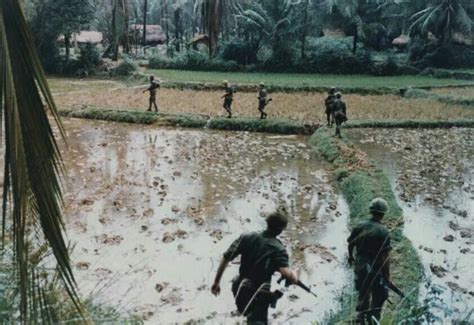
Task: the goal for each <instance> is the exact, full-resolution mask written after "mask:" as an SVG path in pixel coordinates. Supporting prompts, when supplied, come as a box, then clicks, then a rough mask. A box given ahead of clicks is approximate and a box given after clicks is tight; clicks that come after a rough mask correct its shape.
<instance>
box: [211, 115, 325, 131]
mask: <svg viewBox="0 0 474 325" xmlns="http://www.w3.org/2000/svg"><path fill="white" fill-rule="evenodd" d="M208 127H209V128H210V129H219V130H231V131H250V132H266V133H279V134H312V133H313V132H314V131H315V130H316V128H317V126H316V125H310V124H303V123H299V122H295V121H290V120H282V119H266V120H261V119H256V118H234V119H228V118H215V119H212V120H210V121H209V124H208Z"/></svg>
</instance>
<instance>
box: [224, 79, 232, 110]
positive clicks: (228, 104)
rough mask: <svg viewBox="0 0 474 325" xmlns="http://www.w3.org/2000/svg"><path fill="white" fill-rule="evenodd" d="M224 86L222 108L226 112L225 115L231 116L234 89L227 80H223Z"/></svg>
mask: <svg viewBox="0 0 474 325" xmlns="http://www.w3.org/2000/svg"><path fill="white" fill-rule="evenodd" d="M223 84H224V87H225V94H224V96H222V98H224V105H223V107H224V109H225V110H226V112H227V114H228V115H227V117H228V118H232V102H233V101H234V89H233V88H232V87H230V85H229V82H228V81H227V80H224V82H223Z"/></svg>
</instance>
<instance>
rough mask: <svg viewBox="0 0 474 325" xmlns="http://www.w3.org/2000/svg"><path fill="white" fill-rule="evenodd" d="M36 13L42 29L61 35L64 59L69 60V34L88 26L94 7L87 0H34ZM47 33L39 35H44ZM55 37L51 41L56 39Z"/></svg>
mask: <svg viewBox="0 0 474 325" xmlns="http://www.w3.org/2000/svg"><path fill="white" fill-rule="evenodd" d="M36 13H37V15H42V16H43V17H36V19H37V20H38V19H40V20H41V22H42V24H43V25H44V26H42V29H43V30H48V31H50V32H52V34H56V35H57V36H58V35H61V34H62V35H63V36H64V45H65V48H66V61H67V60H69V56H70V47H71V35H72V34H73V33H77V32H79V31H80V30H81V29H83V28H85V27H87V26H88V24H89V23H90V22H91V20H92V18H93V13H94V8H93V6H92V5H91V4H90V2H89V0H44V1H37V2H36ZM44 36H48V37H49V35H41V36H39V37H44ZM56 39H57V37H56V38H54V39H53V40H51V41H56Z"/></svg>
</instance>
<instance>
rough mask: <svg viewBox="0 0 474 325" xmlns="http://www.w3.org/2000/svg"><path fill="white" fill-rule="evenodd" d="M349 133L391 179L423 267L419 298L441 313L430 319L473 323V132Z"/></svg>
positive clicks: (455, 130)
mask: <svg viewBox="0 0 474 325" xmlns="http://www.w3.org/2000/svg"><path fill="white" fill-rule="evenodd" d="M347 134H348V137H351V138H352V139H354V140H355V141H356V142H357V143H358V145H359V146H360V147H361V148H362V149H363V150H364V151H366V152H367V153H368V156H369V158H371V159H373V160H374V161H376V163H377V164H378V165H379V166H381V167H382V168H383V169H384V170H385V172H386V173H387V175H389V176H390V178H391V181H392V184H393V186H394V188H395V192H396V193H398V196H399V203H400V206H401V207H402V208H403V211H404V215H405V225H404V229H405V235H406V236H407V237H408V238H409V239H410V240H411V241H412V242H413V244H414V246H415V247H416V248H417V251H418V254H419V255H420V257H421V260H422V262H423V265H424V268H425V270H424V271H425V276H426V279H425V283H424V284H423V285H422V286H421V300H422V301H425V302H426V303H429V304H430V306H431V309H430V311H431V313H432V315H431V316H432V317H435V318H436V317H438V318H439V319H438V320H437V321H435V322H439V321H440V320H442V321H444V322H451V321H454V320H467V321H468V322H472V321H474V314H472V310H473V308H474V291H473V288H474V276H473V275H472V269H473V268H474V262H473V255H474V250H473V245H474V238H473V235H474V218H473V217H474V182H473V181H474V174H473V171H474V169H473V167H474V164H473V160H472V157H474V131H473V130H471V129H450V130H350V131H348V133H347ZM470 312H471V314H469V313H470Z"/></svg>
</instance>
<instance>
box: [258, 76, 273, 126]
mask: <svg viewBox="0 0 474 325" xmlns="http://www.w3.org/2000/svg"><path fill="white" fill-rule="evenodd" d="M267 95H268V92H267V89H265V84H264V83H263V82H261V83H260V91H259V92H258V111H259V112H260V118H261V119H262V120H263V119H266V118H267V116H268V114H267V113H266V112H265V107H266V106H267V105H268V103H269V102H271V101H272V99H271V98H268V99H267Z"/></svg>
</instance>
